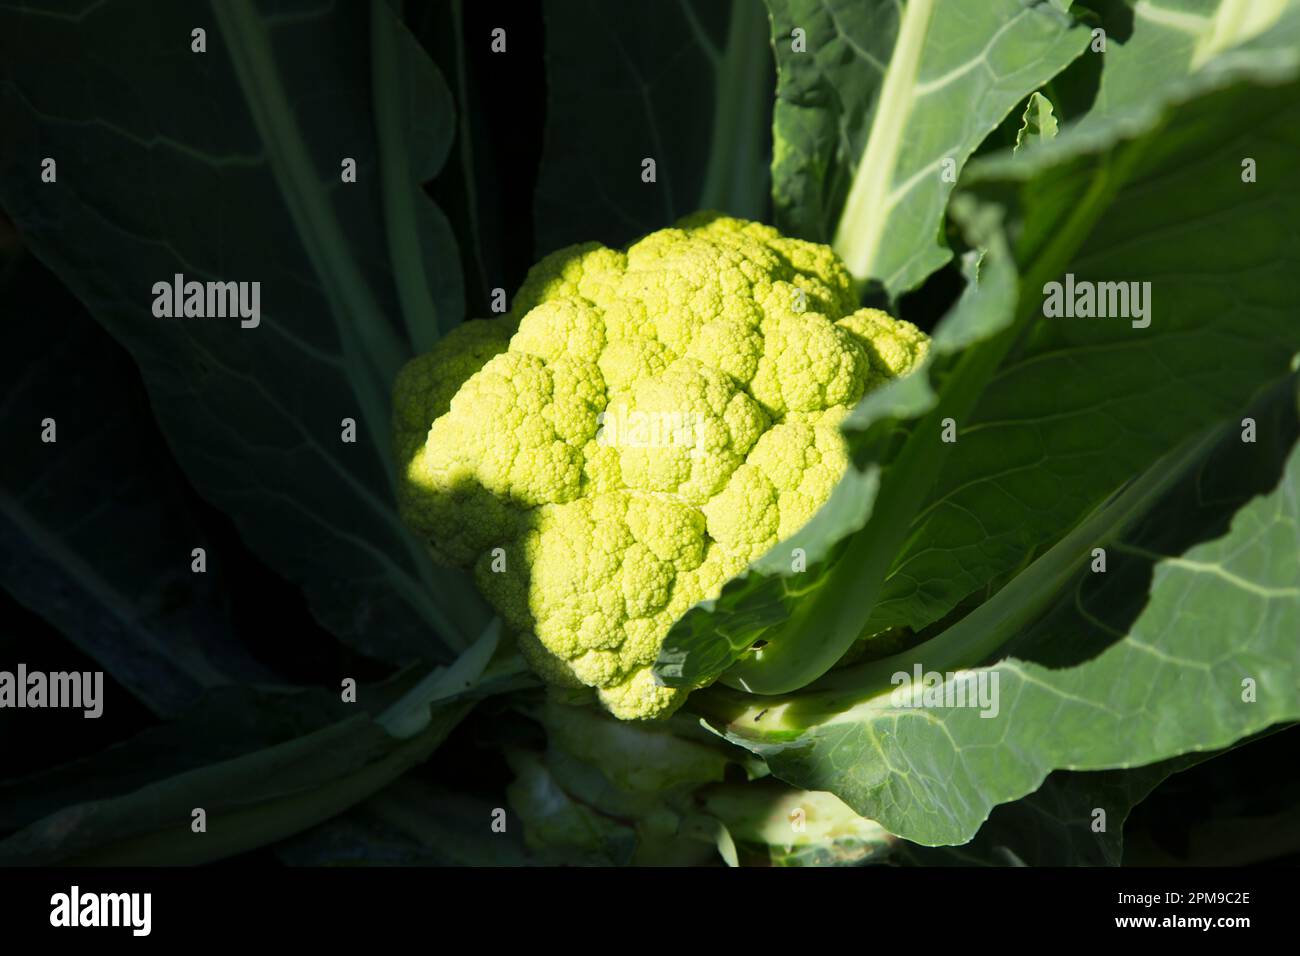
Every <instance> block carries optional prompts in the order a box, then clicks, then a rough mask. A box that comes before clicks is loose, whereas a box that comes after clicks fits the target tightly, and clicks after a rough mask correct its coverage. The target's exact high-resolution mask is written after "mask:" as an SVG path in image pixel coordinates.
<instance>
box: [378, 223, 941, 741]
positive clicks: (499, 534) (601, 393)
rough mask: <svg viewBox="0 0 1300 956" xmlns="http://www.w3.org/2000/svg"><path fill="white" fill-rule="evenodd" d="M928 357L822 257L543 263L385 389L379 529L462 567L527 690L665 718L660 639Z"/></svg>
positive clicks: (753, 226) (819, 477) (818, 494)
mask: <svg viewBox="0 0 1300 956" xmlns="http://www.w3.org/2000/svg"><path fill="white" fill-rule="evenodd" d="M928 342H929V340H928V338H927V337H926V335H925V334H924V333H923V332H921V331H920V330H919V329H917V328H916V327H915V326H913V325H911V324H909V323H907V322H902V321H898V320H896V319H893V318H891V317H889V316H888V315H886V314H885V313H883V312H880V311H878V310H873V309H857V308H856V300H855V297H854V294H853V289H852V284H851V281H850V278H849V275H848V273H847V271H846V270H845V268H844V265H843V264H842V263H841V262H840V260H839V259H838V257H837V256H836V255H835V254H834V252H832V251H831V249H830V248H829V247H828V246H823V245H818V244H815V243H810V242H804V241H802V240H798V239H790V238H787V237H784V236H782V235H780V234H779V233H778V232H777V231H776V230H775V229H773V228H771V227H769V226H765V225H762V224H760V223H754V222H745V221H742V220H738V219H733V218H729V217H725V216H721V215H718V214H716V213H697V214H695V215H692V216H689V217H687V218H686V219H683V220H682V221H680V222H679V223H678V224H677V225H676V226H675V227H673V228H669V229H661V230H659V231H658V232H654V233H651V234H650V235H648V236H645V237H644V238H642V239H640V240H638V241H637V242H635V243H633V244H632V245H631V246H630V247H628V249H627V250H626V252H623V251H618V250H614V249H608V248H605V247H604V246H601V245H599V244H597V243H587V244H583V245H577V246H571V247H569V248H567V249H561V250H559V251H558V252H555V253H552V254H551V255H549V256H547V257H546V258H544V259H543V260H542V261H541V262H539V263H538V264H537V265H535V266H534V267H533V268H532V270H531V271H530V272H529V273H528V277H527V278H526V280H525V281H524V284H523V286H522V288H521V289H520V290H519V293H518V295H517V296H516V297H515V303H514V309H513V310H512V312H511V313H510V314H509V315H507V316H503V317H501V318H498V319H491V320H475V321H471V322H467V323H465V324H464V325H463V326H461V327H460V328H458V329H457V330H456V331H455V332H453V333H452V334H450V335H448V336H446V337H445V338H444V339H443V340H442V341H440V342H439V343H438V344H437V346H435V348H434V349H433V351H431V352H430V353H429V354H427V355H424V356H421V357H419V358H417V359H415V360H414V361H412V362H410V363H409V364H408V365H407V366H406V367H405V368H404V369H403V370H402V372H401V374H400V375H399V377H398V380H397V383H396V387H395V395H394V406H395V407H394V428H395V436H394V438H395V442H394V444H395V448H396V449H397V453H398V454H399V456H400V461H399V467H400V469H401V477H402V485H401V488H400V501H399V504H400V508H401V512H402V516H403V518H404V520H405V521H406V522H407V523H408V524H409V525H410V526H411V527H413V528H414V529H416V530H417V531H418V532H419V533H420V534H421V535H422V536H423V537H424V539H425V540H426V541H427V542H428V545H429V548H430V550H431V552H432V553H433V555H434V557H435V559H437V560H439V561H440V562H442V563H446V564H451V565H456V566H460V567H466V568H473V569H474V572H475V576H476V580H477V581H478V584H479V587H480V589H481V590H482V591H483V593H484V594H485V595H486V597H487V598H488V600H489V601H490V602H491V603H492V604H493V606H494V607H496V609H497V610H498V611H499V613H500V614H501V616H502V617H503V619H504V620H505V621H506V622H507V623H508V624H509V625H510V626H511V627H512V628H513V629H514V630H515V631H516V632H517V633H518V635H519V642H520V647H521V649H522V651H523V653H524V655H525V656H526V658H527V659H528V661H529V663H530V664H531V665H532V666H533V668H534V669H535V670H536V671H537V672H538V673H539V674H540V675H541V676H542V677H543V678H545V679H546V680H547V681H549V682H551V683H553V684H557V685H561V686H565V687H572V688H580V687H588V688H593V689H594V690H595V692H596V694H597V696H598V697H599V700H600V702H601V703H602V704H603V706H604V707H605V708H606V709H607V710H608V711H609V712H610V713H612V714H614V715H615V716H617V717H620V718H624V719H632V718H653V717H662V716H666V715H668V714H670V713H671V712H672V711H673V710H675V709H676V708H677V707H678V706H680V704H681V703H682V701H683V699H684V698H685V695H686V693H687V691H685V690H682V689H674V688H669V687H664V686H661V685H660V684H659V683H658V682H657V681H656V680H655V677H654V675H653V673H652V671H651V665H652V664H653V663H654V662H655V659H656V658H657V657H658V655H659V649H660V647H661V646H662V644H663V640H664V638H665V636H666V635H667V633H668V631H669V629H670V628H671V626H672V624H673V623H674V622H675V621H676V620H677V619H678V618H680V617H681V616H682V615H683V614H684V613H685V612H686V611H687V610H688V609H689V608H690V607H691V606H692V605H694V604H696V603H698V602H700V601H703V600H706V599H709V598H713V597H716V596H717V595H718V593H719V591H720V590H721V589H722V586H723V584H725V583H726V582H727V580H729V579H730V578H732V577H733V576H735V575H736V574H737V573H739V572H740V571H741V570H742V569H743V568H744V567H745V566H746V565H747V564H748V563H749V562H751V561H752V560H754V559H755V558H758V557H759V556H761V555H762V554H763V553H764V552H766V551H768V550H769V549H771V548H772V547H773V546H774V545H776V544H777V543H778V542H779V541H782V540H784V539H785V538H788V537H789V536H790V535H791V534H793V533H794V532H796V531H797V530H798V529H799V528H800V527H802V526H803V524H804V523H805V522H807V521H808V519H809V518H811V517H812V516H813V514H814V513H815V512H816V511H817V510H818V508H820V507H821V505H822V504H823V503H824V502H825V501H826V499H827V498H828V497H829V496H830V493H831V490H832V489H833V488H834V487H835V485H836V483H837V482H838V481H839V479H840V477H841V476H842V474H843V473H844V470H845V468H846V467H847V463H848V460H847V455H846V448H845V445H844V441H843V438H842V437H841V433H840V430H839V424H840V421H841V419H842V418H843V417H844V415H845V414H846V413H847V412H848V410H849V409H850V408H851V407H852V406H853V404H854V403H855V402H857V401H858V400H859V399H860V398H861V397H862V396H863V394H864V393H865V392H867V391H868V390H870V389H872V388H875V387H877V386H878V385H880V384H882V383H883V382H885V381H887V380H889V379H891V378H894V377H897V376H900V375H904V374H906V373H908V372H910V371H911V370H912V369H914V368H915V367H916V366H917V365H918V364H919V363H920V362H921V361H922V359H923V358H924V355H925V352H926V348H927V346H928Z"/></svg>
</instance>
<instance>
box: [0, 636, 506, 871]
mask: <svg viewBox="0 0 1300 956" xmlns="http://www.w3.org/2000/svg"><path fill="white" fill-rule="evenodd" d="M496 649H497V634H496V632H495V630H489V631H488V632H487V633H486V634H485V635H484V636H483V637H482V638H480V639H479V640H478V641H477V642H476V643H475V644H474V645H472V646H471V647H470V648H469V649H468V650H467V651H466V652H465V653H464V654H462V655H461V656H460V658H458V659H457V660H456V661H455V662H454V663H453V664H452V665H451V667H449V668H439V669H438V670H436V671H434V672H433V673H432V674H430V675H429V676H428V677H427V678H425V679H423V680H420V681H418V682H414V684H413V682H412V680H411V679H410V675H409V674H404V675H400V676H399V678H397V679H395V680H394V681H392V682H390V683H389V684H387V685H379V686H377V687H373V688H370V687H362V688H359V690H358V695H357V700H356V703H343V702H342V701H341V699H340V698H339V697H338V696H333V695H331V694H329V693H328V692H325V691H304V692H297V693H294V694H284V693H276V692H269V691H263V690H254V689H251V688H235V687H231V688H220V689H218V690H216V691H213V692H210V693H209V694H208V695H207V696H205V697H204V698H203V699H201V700H200V701H199V702H198V703H197V704H196V705H195V707H194V708H192V709H191V710H190V711H188V712H187V713H186V714H185V715H183V716H182V718H181V719H179V720H178V721H176V722H174V723H171V724H167V725H163V726H160V727H155V728H151V729H150V730H147V731H145V732H144V733H142V734H141V735H139V736H138V737H136V738H134V739H132V740H129V741H127V742H125V743H123V744H119V745H118V746H116V747H113V748H110V749H108V750H106V751H104V752H103V753H101V754H97V755H95V756H93V757H90V758H86V759H83V760H81V761H77V762H75V763H73V764H70V765H68V766H66V767H60V768H55V769H54V770H51V771H46V772H44V773H41V774H37V775H35V776H33V777H30V778H27V779H22V780H17V781H13V782H10V783H7V784H4V785H3V787H2V788H0V798H2V802H0V805H2V806H4V807H5V810H4V813H3V814H2V815H0V828H5V829H7V828H10V827H15V826H20V827H22V829H20V830H18V832H16V833H14V834H13V835H12V836H9V837H8V838H7V839H5V840H3V841H0V865H11V866H12V865H47V866H48V865H51V864H55V863H60V864H63V863H67V864H80V865H101V864H110V865H177V864H189V863H202V862H207V861H210V860H217V859H221V858H224V857H227V856H232V855H235V854H238V853H242V852H244V851H247V850H250V849H255V848H257V847H259V846H263V845H265V844H268V843H273V842H275V841H277V840H281V839H283V838H285V837H288V836H292V835H293V834H296V833H299V832H301V831H303V830H306V829H308V828H310V827H312V826H315V825H316V824H318V823H321V822H322V821H325V820H328V819H330V818H332V817H334V816H336V815H338V814H340V813H342V812H344V811H345V810H347V809H348V808H350V807H352V806H354V805H355V804H357V803H360V802H361V801H363V800H365V799H367V798H368V797H370V796H372V795H373V794H375V793H376V792H378V791H379V790H381V789H382V788H383V787H385V786H387V785H388V784H389V783H391V782H392V781H394V780H396V779H397V778H398V777H400V776H401V775H402V774H403V773H405V772H406V771H407V770H409V769H410V768H411V767H413V766H415V765H416V764H418V763H420V762H422V761H423V760H425V759H426V758H428V756H429V755H430V754H431V753H432V752H433V751H434V750H435V749H436V748H437V747H438V746H439V745H440V744H441V743H442V741H443V740H444V739H445V738H446V736H447V734H448V733H450V732H451V730H452V729H453V728H454V727H455V726H456V725H457V724H458V723H459V722H460V720H461V719H462V718H463V717H464V716H465V715H466V714H467V713H468V712H469V710H470V708H472V707H473V705H474V701H475V699H476V698H477V697H478V696H481V695H482V694H485V693H491V692H492V689H493V688H492V678H493V675H494V670H495V669H493V668H489V667H488V664H489V660H490V659H491V658H492V657H493V654H494V653H495V651H496ZM412 684H413V685H412ZM196 809H202V810H204V811H205V814H206V830H203V831H200V832H196V831H195V829H194V816H193V813H194V811H195V810H196ZM38 814H39V815H38ZM33 817H35V819H33Z"/></svg>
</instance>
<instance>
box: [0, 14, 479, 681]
mask: <svg viewBox="0 0 1300 956" xmlns="http://www.w3.org/2000/svg"><path fill="white" fill-rule="evenodd" d="M198 28H202V29H205V30H206V31H207V52H205V53H192V52H191V48H190V44H191V31H192V30H194V29H198ZM372 42H373V44H374V47H375V51H374V52H375V54H378V59H376V56H375V55H372V50H371V43H372ZM0 44H2V45H3V58H4V60H5V63H6V66H7V70H6V82H5V84H4V86H3V89H0V125H3V126H4V127H5V129H6V133H7V136H6V147H5V151H4V154H3V157H2V159H0V200H2V201H3V203H4V206H5V208H6V209H7V211H8V212H9V214H10V216H11V217H12V218H13V220H14V221H15V222H16V223H17V225H18V226H19V228H20V229H21V231H22V232H23V234H24V236H25V238H26V240H27V242H28V244H29V246H30V248H31V249H32V250H33V251H34V252H35V253H36V255H37V256H38V257H39V258H40V259H41V260H42V261H43V262H45V263H46V264H47V265H48V266H49V267H50V268H51V269H52V270H53V271H54V272H55V273H56V274H57V275H58V276H59V278H60V279H61V280H62V281H63V282H64V283H65V284H66V285H67V286H68V287H69V288H70V289H72V290H73V291H74V292H75V293H76V295H77V296H78V297H79V298H80V299H81V301H82V302H83V303H85V305H86V306H87V308H88V309H89V310H90V311H91V312H92V314H94V316H95V317H96V318H97V319H98V320H99V321H100V322H102V323H103V324H104V325H105V327H107V328H108V329H109V330H110V331H111V332H112V333H113V335H114V336H115V337H116V338H117V339H118V340H119V341H120V342H122V343H123V344H124V345H125V346H126V347H127V349H128V350H129V351H130V352H131V353H132V354H133V356H134V357H135V360H136V362H137V363H138V364H139V366H140V368H141V371H142V372H143V375H144V378H145V382H146V385H147V386H148V388H149V391H150V394H151V398H152V400H153V406H154V410H155V412H156V414H157V416H158V419H159V421H160V423H161V425H162V427H163V430H164V432H165V433H166V435H167V437H168V440H169V441H170V443H171V445H172V448H173V450H174V452H175V454H176V457H177V459H178V460H179V461H180V463H181V465H182V467H183V468H184V469H185V471H186V472H187V474H188V475H189V476H190V478H191V480H192V481H193V483H194V484H195V486H196V487H197V488H198V489H199V491H200V492H201V493H202V494H203V495H204V496H205V497H207V498H209V499H210V500H211V501H213V502H214V503H215V504H217V505H218V506H219V507H222V508H223V509H225V510H226V511H228V512H229V513H230V514H231V515H232V517H233V518H234V519H235V521H236V523H237V525H238V527H239V529H240V531H241V533H242V534H243V536H244V537H245V539H246V540H247V541H248V542H249V543H250V545H251V546H252V547H253V548H254V549H255V550H256V551H258V552H259V554H261V555H262V556H264V557H265V559H266V560H267V562H268V563H269V564H270V565H272V566H273V567H274V568H275V569H276V570H278V571H280V572H281V573H283V574H285V575H286V576H287V577H289V578H290V579H292V580H294V581H295V582H298V583H300V584H301V585H303V586H304V588H305V589H306V591H307V593H308V595H309V597H310V599H311V602H312V607H313V610H314V611H315V613H316V614H317V615H318V616H319V617H320V618H321V620H322V621H323V622H325V623H326V624H327V625H328V626H329V627H331V628H332V629H333V630H335V631H336V632H337V633H339V634H340V635H341V636H343V637H344V638H345V639H347V640H349V641H351V642H352V643H353V644H355V645H356V646H358V647H359V648H360V649H362V650H364V651H366V652H367V653H370V654H372V655H375V656H380V657H385V658H388V659H391V660H411V659H415V658H417V657H425V658H428V659H431V660H440V659H444V658H445V657H446V656H447V654H448V650H447V648H446V647H445V646H440V645H439V641H438V638H437V635H440V636H441V638H442V639H443V641H444V642H445V643H446V645H449V646H451V647H458V646H464V645H465V644H467V643H468V641H469V640H471V639H472V638H473V636H474V635H476V634H477V633H478V632H479V631H480V630H481V628H482V626H483V624H484V622H485V621H486V620H487V615H486V613H485V610H484V607H483V605H482V604H481V603H480V602H478V600H477V598H476V597H475V595H474V592H473V590H472V589H471V588H468V587H466V586H465V585H464V582H463V580H462V578H461V577H460V576H458V575H449V574H439V573H435V572H434V571H433V569H432V568H431V567H430V565H429V562H428V559H427V557H426V556H425V555H424V553H423V550H422V548H421V547H420V546H419V544H418V542H416V541H415V539H414V538H413V537H412V536H410V535H409V534H408V533H407V532H406V531H405V530H404V529H403V528H402V526H401V524H400V522H399V521H398V518H397V514H396V509H395V507H394V504H393V496H392V493H391V488H392V483H393V475H394V466H393V464H392V462H391V461H390V455H389V452H388V432H389V414H388V405H389V395H388V389H389V383H390V381H391V378H392V376H393V375H394V373H395V372H396V370H397V367H398V365H399V364H400V363H401V362H402V361H403V360H404V359H405V358H406V357H407V356H408V355H409V354H410V353H411V352H412V351H413V350H414V349H417V348H420V347H423V346H424V345H425V344H427V343H428V342H429V341H431V340H432V339H433V338H434V337H435V336H436V334H437V330H438V328H440V327H441V328H447V327H448V326H449V325H450V324H452V323H454V322H457V321H459V320H460V319H461V318H462V311H463V309H462V301H461V296H462V293H461V289H460V268H459V263H458V262H457V252H456V246H455V243H454V241H453V238H452V236H451V234H450V231H449V229H448V228H447V226H446V223H445V221H444V220H443V218H442V216H441V214H440V213H439V212H438V211H437V209H435V208H434V207H433V206H432V204H430V203H428V202H427V201H425V200H424V199H423V198H422V197H421V196H420V194H419V192H418V189H417V184H418V183H420V182H422V181H424V180H427V179H428V178H429V177H431V176H433V175H434V174H435V173H436V172H437V170H438V169H439V168H440V166H441V164H442V161H443V159H444V157H445V155H446V151H447V149H448V145H449V142H450V137H451V134H452V108H451V102H450V99H449V97H448V95H447V92H446V90H445V88H444V86H443V85H442V82H441V79H440V78H439V76H438V74H437V72H436V70H435V69H434V68H433V66H432V64H431V62H430V61H429V60H428V59H427V58H426V57H425V56H424V54H423V53H422V52H421V51H420V50H419V48H418V45H416V44H415V42H414V41H413V40H412V39H411V37H410V36H409V35H408V34H407V33H406V32H405V30H404V28H403V27H401V25H400V24H399V23H397V22H396V20H395V19H394V18H393V16H392V14H391V11H390V10H389V8H388V6H387V5H386V4H384V3H375V4H373V5H369V4H348V5H342V6H340V5H337V4H327V3H323V2H322V3H304V4H299V5H297V7H296V8H295V9H294V11H293V13H292V15H286V14H285V11H283V10H280V9H279V7H276V8H275V9H270V8H269V7H268V8H267V9H265V10H264V9H263V8H261V7H259V6H257V5H255V4H254V3H252V2H249V0H231V2H229V3H220V4H216V5H214V7H213V10H212V11H208V10H205V9H198V10H196V9H191V8H189V7H186V6H183V5H179V4H174V3H161V2H154V3H149V4H147V5H141V4H128V3H124V2H107V3H100V4H95V5H92V6H88V7H86V9H85V10H84V11H83V12H82V13H81V14H79V15H77V16H61V15H55V14H54V13H52V12H51V13H48V14H42V13H40V12H38V11H30V10H28V11H24V12H23V13H19V12H17V10H15V9H14V8H7V9H6V10H5V11H3V12H0ZM70 63H75V64H76V68H75V69H72V68H70V67H68V66H67V64H70ZM372 68H373V70H374V75H373V76H372ZM372 89H373V90H375V91H376V95H381V94H383V95H381V99H383V102H382V103H380V105H379V107H378V108H376V106H375V105H374V104H373V103H372V101H371V90H372ZM385 91H387V94H385ZM397 91H400V93H401V95H400V96H398V95H388V94H395V93H396V92H397ZM45 157H51V158H54V159H55V160H56V161H57V163H58V180H57V182H54V183H44V182H41V179H40V175H41V171H42V166H41V164H42V160H43V159H44V158H45ZM345 157H350V158H354V159H355V160H356V162H357V182H356V183H344V182H341V170H342V167H341V163H342V161H343V159H344V158H345ZM176 273H183V274H184V275H185V276H186V277H187V278H188V279H193V280H199V281H210V280H220V281H248V282H252V281H257V282H260V283H261V284H262V286H261V305H262V310H261V311H262V317H261V323H260V325H258V326H257V327H256V328H241V327H240V324H239V322H238V321H236V320H234V319H225V320H222V319H196V318H188V319H160V318H155V317H154V316H153V314H152V305H153V296H152V294H151V288H152V286H153V284H154V283H155V282H159V281H170V280H171V278H172V276H173V275H174V274H176ZM344 418H352V419H355V421H356V423H357V441H356V443H355V444H345V443H344V442H343V441H342V440H341V434H342V420H343V419H344ZM271 639H273V636H272V637H271Z"/></svg>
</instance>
